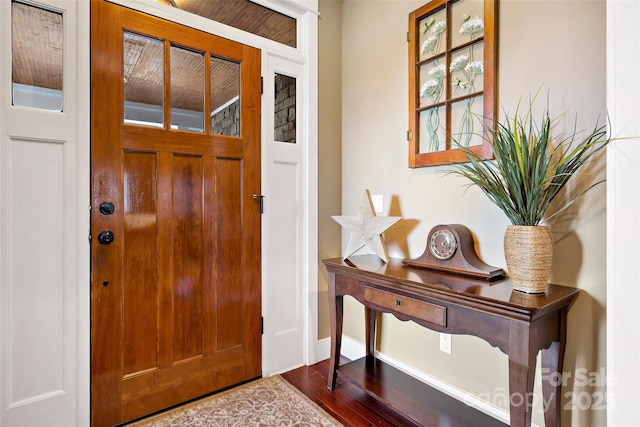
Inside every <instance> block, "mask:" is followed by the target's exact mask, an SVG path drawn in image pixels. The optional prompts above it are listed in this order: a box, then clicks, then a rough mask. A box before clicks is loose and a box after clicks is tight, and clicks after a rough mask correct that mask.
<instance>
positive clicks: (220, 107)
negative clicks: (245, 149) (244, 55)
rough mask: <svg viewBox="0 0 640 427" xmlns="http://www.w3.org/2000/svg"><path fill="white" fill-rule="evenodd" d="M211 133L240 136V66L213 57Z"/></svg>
mask: <svg viewBox="0 0 640 427" xmlns="http://www.w3.org/2000/svg"><path fill="white" fill-rule="evenodd" d="M211 133H214V134H218V135H230V136H240V64H238V63H237V62H233V61H229V60H226V59H222V58H216V57H215V56H212V57H211Z"/></svg>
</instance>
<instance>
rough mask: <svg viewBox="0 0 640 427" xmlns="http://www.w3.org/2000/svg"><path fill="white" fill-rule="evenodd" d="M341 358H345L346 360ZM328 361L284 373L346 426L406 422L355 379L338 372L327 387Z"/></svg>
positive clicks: (283, 375) (286, 377) (393, 424)
mask: <svg viewBox="0 0 640 427" xmlns="http://www.w3.org/2000/svg"><path fill="white" fill-rule="evenodd" d="M342 362H346V361H345V360H343V361H342ZM328 371H329V361H328V360H324V361H322V362H319V363H316V364H315V365H311V366H303V367H301V368H298V369H295V370H293V371H290V372H286V373H284V374H282V377H283V378H284V379H286V380H287V381H289V382H290V383H291V384H293V385H294V386H295V387H296V388H297V389H298V390H300V391H302V392H303V393H304V394H305V395H306V396H307V397H308V398H309V399H311V400H313V401H314V402H315V403H316V404H318V405H319V406H320V407H321V408H322V409H324V410H325V411H326V412H327V413H329V414H330V415H331V416H332V417H334V418H335V419H336V420H338V421H339V422H341V423H342V424H343V425H345V426H353V427H356V426H363V427H364V426H367V427H369V426H380V427H388V426H393V427H402V426H406V425H407V423H406V422H405V421H404V420H403V419H401V418H399V417H398V416H397V415H395V414H394V413H393V412H392V411H391V410H390V409H389V408H387V407H385V406H383V405H382V404H380V403H379V402H378V401H377V400H376V399H374V398H373V397H371V396H370V395H369V394H368V393H367V392H365V391H363V390H362V388H360V387H358V386H357V385H356V384H355V383H353V382H351V381H349V380H348V379H345V378H344V377H342V376H341V375H338V382H337V385H336V388H335V390H334V391H333V392H330V391H329V390H328V389H327V372H328Z"/></svg>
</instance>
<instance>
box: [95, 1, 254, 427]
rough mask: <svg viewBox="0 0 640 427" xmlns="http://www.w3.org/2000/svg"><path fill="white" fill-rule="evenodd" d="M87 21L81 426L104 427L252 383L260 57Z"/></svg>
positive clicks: (211, 42)
mask: <svg viewBox="0 0 640 427" xmlns="http://www.w3.org/2000/svg"><path fill="white" fill-rule="evenodd" d="M91 8H92V10H91V90H92V94H91V96H92V100H91V108H92V110H91V116H92V119H91V150H92V152H91V168H92V172H91V175H92V182H91V191H92V195H91V236H92V239H91V262H92V265H91V412H92V424H93V425H94V426H111V425H114V424H118V423H121V422H124V421H128V420H132V419H135V418H138V417H141V416H144V415H147V414H150V413H153V412H156V411H159V410H162V409H164V408H167V407H170V406H172V405H176V404H179V403H181V402H184V401H187V400H189V399H193V398H196V397H199V396H202V395H204V394H207V393H210V392H213V391H216V390H220V389H222V388H225V387H228V386H231V385H234V384H237V383H240V382H242V381H245V380H248V379H251V378H255V377H259V376H260V375H261V306H260V299H261V286H260V277H261V276H260V269H261V267H260V263H261V259H260V203H259V200H260V198H259V197H258V196H259V194H260V52H259V50H257V49H254V48H251V47H248V46H244V45H241V44H238V43H234V42H231V41H229V40H225V39H221V38H218V37H215V36H213V35H210V34H206V33H204V32H200V31H197V30H194V29H191V28H187V27H184V26H180V25H177V24H174V23H171V22H166V21H163V20H160V19H157V18H154V17H150V16H147V15H145V14H142V13H139V12H135V11H132V10H129V9H127V8H123V7H120V6H117V5H113V4H110V3H108V2H106V1H102V0H93V1H92V3H91ZM223 122H224V123H223ZM254 195H255V196H254Z"/></svg>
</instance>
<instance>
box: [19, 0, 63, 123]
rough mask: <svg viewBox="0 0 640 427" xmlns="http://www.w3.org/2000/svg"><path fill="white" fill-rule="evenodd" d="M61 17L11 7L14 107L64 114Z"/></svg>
mask: <svg viewBox="0 0 640 427" xmlns="http://www.w3.org/2000/svg"><path fill="white" fill-rule="evenodd" d="M62 34H63V31H62V14H61V13H57V12H52V11H50V10H46V9H42V8H39V7H35V6H31V5H26V4H23V3H19V2H16V1H14V2H12V3H11V61H12V74H11V76H12V99H13V105H15V106H21V107H32V108H40V109H44V110H52V111H62V80H63V79H62V76H63V74H62V72H63V70H62V50H63V46H62V45H63V43H62Z"/></svg>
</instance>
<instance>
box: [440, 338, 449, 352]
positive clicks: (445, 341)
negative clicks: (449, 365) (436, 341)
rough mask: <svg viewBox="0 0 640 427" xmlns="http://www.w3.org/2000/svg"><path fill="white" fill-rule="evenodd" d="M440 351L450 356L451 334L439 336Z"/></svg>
mask: <svg viewBox="0 0 640 427" xmlns="http://www.w3.org/2000/svg"><path fill="white" fill-rule="evenodd" d="M440 351H442V352H444V353H447V354H451V334H443V333H441V334H440Z"/></svg>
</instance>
